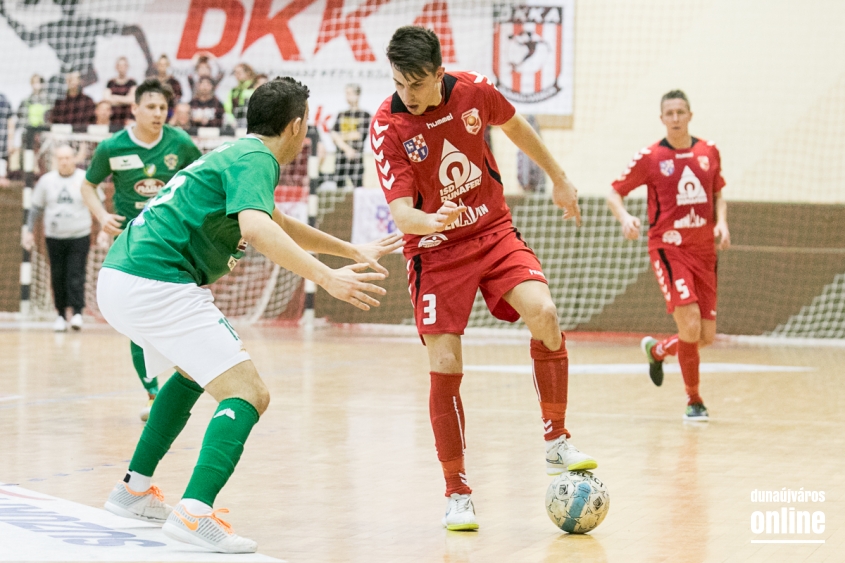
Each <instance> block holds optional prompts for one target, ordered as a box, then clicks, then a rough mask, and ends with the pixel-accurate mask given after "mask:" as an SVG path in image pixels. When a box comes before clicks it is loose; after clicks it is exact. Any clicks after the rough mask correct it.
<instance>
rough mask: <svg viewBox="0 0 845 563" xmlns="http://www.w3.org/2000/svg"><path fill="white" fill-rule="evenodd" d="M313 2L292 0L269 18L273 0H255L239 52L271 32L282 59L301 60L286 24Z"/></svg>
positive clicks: (310, 0) (311, 0)
mask: <svg viewBox="0 0 845 563" xmlns="http://www.w3.org/2000/svg"><path fill="white" fill-rule="evenodd" d="M314 2H315V0H294V1H293V2H291V3H290V4H288V5H287V6H285V7H284V8H283V9H282V10H280V11H279V12H278V13H277V14H276V15H275V16H273V17H272V18H270V17H268V16H269V15H270V5H271V4H272V3H273V0H255V6H253V8H252V15H251V16H250V18H249V27H248V28H247V30H246V39H245V40H244V47H243V49H242V50H241V53H243V52H244V51H246V50H247V48H248V47H249V46H250V45H252V44H253V43H255V42H256V41H258V40H259V39H261V38H262V37H264V36H265V35H268V34H272V35H273V39H275V40H276V46H278V47H279V52H280V53H281V54H282V59H284V60H286V61H301V60H303V59H302V55H301V54H300V52H299V47H298V46H297V44H296V40H295V39H294V38H293V34H292V33H291V30H290V26H289V25H288V24H289V23H290V20H291V18H293V17H294V16H295V15H296V14H298V13H299V12H301V11H302V10H304V9H305V8H307V7H308V6H310V5H311V4H313V3H314Z"/></svg>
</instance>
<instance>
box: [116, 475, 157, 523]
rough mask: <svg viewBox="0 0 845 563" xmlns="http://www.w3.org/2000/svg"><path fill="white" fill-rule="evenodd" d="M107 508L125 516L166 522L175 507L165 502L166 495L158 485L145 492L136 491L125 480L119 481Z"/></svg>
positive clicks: (145, 520)
mask: <svg viewBox="0 0 845 563" xmlns="http://www.w3.org/2000/svg"><path fill="white" fill-rule="evenodd" d="M105 508H106V510H108V511H109V512H111V513H112V514H117V515H118V516H123V517H124V518H134V519H135V520H143V521H144V522H153V523H155V524H164V523H165V522H166V521H167V517H168V516H169V515H170V513H171V512H172V511H173V507H172V506H170V505H168V504H165V503H164V495H163V494H161V490H160V489H159V488H158V487H155V486H153V487H150V488H149V489H147V490H146V491H144V492H143V493H136V492H135V491H133V490H132V489H130V488H129V487H128V486H127V485H126V483H124V482H123V481H118V482H117V485H115V486H114V489H112V491H111V494H110V495H109V499H108V500H107V501H106V506H105Z"/></svg>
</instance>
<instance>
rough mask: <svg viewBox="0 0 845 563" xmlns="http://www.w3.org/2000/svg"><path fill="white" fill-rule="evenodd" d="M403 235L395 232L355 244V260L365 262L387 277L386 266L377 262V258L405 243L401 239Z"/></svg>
mask: <svg viewBox="0 0 845 563" xmlns="http://www.w3.org/2000/svg"><path fill="white" fill-rule="evenodd" d="M403 236H404V235H403V234H402V233H400V232H395V233H393V234H392V235H387V236H386V237H382V238H380V239H378V240H374V241H372V242H368V243H366V244H357V245H355V250H356V251H357V252H356V256H355V261H356V262H359V263H362V264H363V263H366V264H367V265H368V266H369V267H370V268H372V269H373V270H375V271H376V272H378V273H380V274H384V276H385V277H387V276H388V272H387V268H385V267H384V266H382V265H381V264H379V263H378V260H379V258H381V257H382V256H384V255H385V254H390V253H391V252H393V251H394V250H396V249H397V248H402V246H403V245H404V244H405V242H404V241H403V240H402V237H403Z"/></svg>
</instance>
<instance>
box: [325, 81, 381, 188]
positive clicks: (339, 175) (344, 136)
mask: <svg viewBox="0 0 845 563" xmlns="http://www.w3.org/2000/svg"><path fill="white" fill-rule="evenodd" d="M360 97H361V87H360V86H359V85H358V84H348V85H347V86H346V102H347V103H348V104H349V109H348V110H346V111H342V112H340V113H339V114H337V121H335V122H334V127H332V131H331V136H332V140H333V141H334V144H335V146H337V157H336V158H335V177H336V181H337V185H338V187H339V188H342V187H344V186H345V184H346V179H347V178H349V181H350V182H351V183H352V186H353V187H356V188H360V187H361V186H362V185H363V182H364V159H363V157H362V154H361V152H362V151H363V150H364V141H365V140H366V139H367V131H368V130H369V129H370V118H371V115H370V114H369V112H366V111H364V110H361V109H359V108H358V100H359V98H360Z"/></svg>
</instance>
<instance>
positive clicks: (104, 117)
mask: <svg viewBox="0 0 845 563" xmlns="http://www.w3.org/2000/svg"><path fill="white" fill-rule="evenodd" d="M94 119H95V121H94V125H107V126H108V128H109V131H111V132H112V133H115V132H117V131H120V130H121V129H123V128H124V127H126V122H116V121H114V120H113V119H112V105H111V104H110V103H108V102H107V101H105V100H103V101H102V102H99V103H98V104H97V107H96V108H95V109H94ZM79 151H80V152H82V147H80V149H79Z"/></svg>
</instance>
